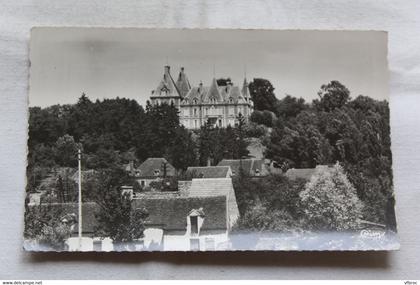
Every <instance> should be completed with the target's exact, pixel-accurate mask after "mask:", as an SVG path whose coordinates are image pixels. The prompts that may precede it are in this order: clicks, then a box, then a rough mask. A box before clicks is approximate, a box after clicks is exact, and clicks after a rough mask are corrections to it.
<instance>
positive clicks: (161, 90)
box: [151, 66, 181, 97]
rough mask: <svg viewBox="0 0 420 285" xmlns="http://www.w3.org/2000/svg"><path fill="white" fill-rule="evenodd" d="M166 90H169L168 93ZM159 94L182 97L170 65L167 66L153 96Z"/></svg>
mask: <svg viewBox="0 0 420 285" xmlns="http://www.w3.org/2000/svg"><path fill="white" fill-rule="evenodd" d="M165 90H166V91H167V93H166V92H165ZM159 96H171V97H181V95H180V93H179V90H178V87H177V85H176V83H175V81H174V79H173V78H172V75H171V73H170V67H169V66H165V69H164V74H163V78H162V80H161V81H160V83H159V85H158V86H157V87H156V89H155V91H154V93H153V94H152V96H151V97H159Z"/></svg>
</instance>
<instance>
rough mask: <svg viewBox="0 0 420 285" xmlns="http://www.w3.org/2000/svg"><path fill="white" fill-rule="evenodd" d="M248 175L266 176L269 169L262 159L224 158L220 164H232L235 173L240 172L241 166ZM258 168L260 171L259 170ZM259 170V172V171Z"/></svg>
mask: <svg viewBox="0 0 420 285" xmlns="http://www.w3.org/2000/svg"><path fill="white" fill-rule="evenodd" d="M241 164H242V170H243V171H244V172H245V174H246V175H251V176H264V175H267V170H266V168H265V165H264V161H263V160H262V159H242V161H241V160H240V159H223V160H222V161H220V162H219V163H218V164H217V165H218V166H230V168H231V169H232V172H233V174H234V175H237V174H238V173H239V169H240V166H241ZM257 170H258V171H257ZM258 172H259V173H258Z"/></svg>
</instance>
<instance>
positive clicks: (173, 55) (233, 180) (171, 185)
mask: <svg viewBox="0 0 420 285" xmlns="http://www.w3.org/2000/svg"><path fill="white" fill-rule="evenodd" d="M29 81H30V84H29V85H30V88H29V122H28V132H29V136H28V156H27V187H26V190H25V191H26V200H25V220H24V223H25V228H24V248H25V250H28V251H237V250H241V251H243V250H249V251H259V250H272V251H289V250H299V251H300V250H395V249H398V248H399V240H398V235H397V225H396V218H395V210H394V208H395V196H394V189H393V181H392V180H393V175H392V155H391V134H390V132H391V131H390V121H389V100H388V99H389V91H388V63H387V33H386V32H383V31H309V30H308V31H305V30H302V31H300V30H223V29H140V28H80V27H79V28H69V27H67V28H64V27H63V28H60V27H51V28H49V27H42V28H33V29H32V32H31V39H30V79H29Z"/></svg>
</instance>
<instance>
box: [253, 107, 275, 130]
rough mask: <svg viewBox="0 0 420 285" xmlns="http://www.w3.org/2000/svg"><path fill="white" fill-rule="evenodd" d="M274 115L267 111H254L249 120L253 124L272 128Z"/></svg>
mask: <svg viewBox="0 0 420 285" xmlns="http://www.w3.org/2000/svg"><path fill="white" fill-rule="evenodd" d="M276 119H277V117H276V115H275V114H274V113H273V112H271V111H268V110H264V111H258V110H256V111H254V112H252V114H251V117H250V120H251V121H252V122H254V123H257V124H260V125H265V126H267V127H272V126H273V124H274V122H275V121H276Z"/></svg>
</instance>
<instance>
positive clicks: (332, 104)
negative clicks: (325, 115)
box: [314, 80, 350, 112]
mask: <svg viewBox="0 0 420 285" xmlns="http://www.w3.org/2000/svg"><path fill="white" fill-rule="evenodd" d="M318 96H319V97H320V100H319V101H318V100H315V101H314V103H315V105H317V106H319V107H320V108H321V109H322V110H325V111H327V112H330V111H332V110H334V109H336V108H341V107H342V106H344V105H345V104H346V103H347V102H348V101H349V100H350V91H349V90H348V89H347V87H346V86H344V85H343V84H341V83H340V82H339V81H336V80H333V81H331V82H330V83H328V84H324V85H322V86H321V89H320V90H319V91H318Z"/></svg>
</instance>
